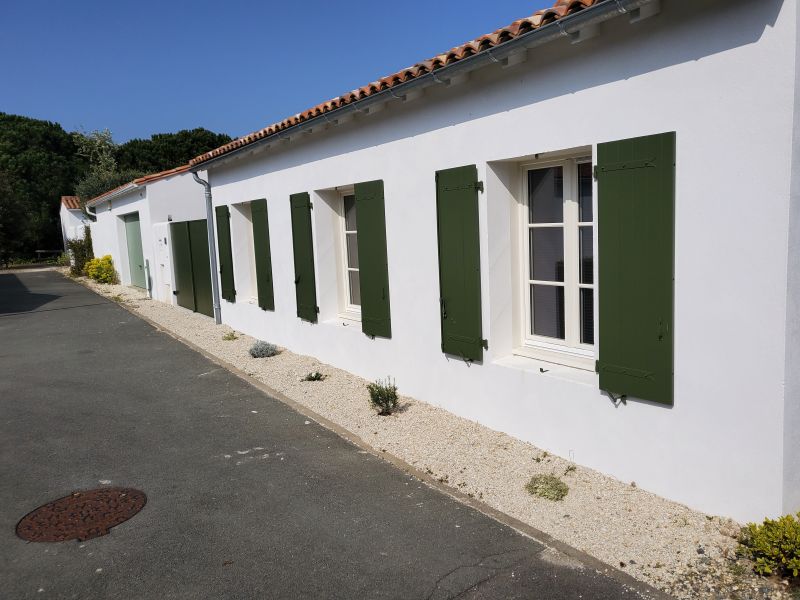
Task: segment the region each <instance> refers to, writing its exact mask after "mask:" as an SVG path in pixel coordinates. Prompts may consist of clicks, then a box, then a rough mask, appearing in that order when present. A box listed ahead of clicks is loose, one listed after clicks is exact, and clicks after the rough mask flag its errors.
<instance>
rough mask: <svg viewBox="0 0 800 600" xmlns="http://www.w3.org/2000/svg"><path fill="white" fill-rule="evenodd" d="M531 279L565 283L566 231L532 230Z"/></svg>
mask: <svg viewBox="0 0 800 600" xmlns="http://www.w3.org/2000/svg"><path fill="white" fill-rule="evenodd" d="M529 243H530V252H531V258H530V260H531V279H537V280H539V281H564V230H563V229H562V228H561V227H534V228H533V229H531V230H530V242H529Z"/></svg>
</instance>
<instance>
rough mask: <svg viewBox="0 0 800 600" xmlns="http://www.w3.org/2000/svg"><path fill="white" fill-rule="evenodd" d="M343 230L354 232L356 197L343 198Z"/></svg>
mask: <svg viewBox="0 0 800 600" xmlns="http://www.w3.org/2000/svg"><path fill="white" fill-rule="evenodd" d="M344 228H345V229H346V230H347V231H355V230H356V197H355V196H345V197H344Z"/></svg>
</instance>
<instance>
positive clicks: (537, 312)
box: [531, 285, 564, 340]
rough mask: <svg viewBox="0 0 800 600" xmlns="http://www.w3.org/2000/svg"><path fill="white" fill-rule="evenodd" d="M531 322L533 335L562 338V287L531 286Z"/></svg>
mask: <svg viewBox="0 0 800 600" xmlns="http://www.w3.org/2000/svg"><path fill="white" fill-rule="evenodd" d="M531 313H532V314H531V322H532V324H533V327H532V328H533V332H532V333H533V334H534V335H544V336H547V337H551V338H558V339H561V340H563V339H564V288H563V287H562V286H560V285H532V286H531Z"/></svg>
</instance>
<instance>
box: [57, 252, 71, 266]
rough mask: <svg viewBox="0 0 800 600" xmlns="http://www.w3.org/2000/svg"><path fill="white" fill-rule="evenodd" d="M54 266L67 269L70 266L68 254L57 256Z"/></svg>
mask: <svg viewBox="0 0 800 600" xmlns="http://www.w3.org/2000/svg"><path fill="white" fill-rule="evenodd" d="M56 264H57V265H58V266H59V267H68V266H69V265H70V260H69V254H67V253H66V252H62V253H61V254H59V255H58V258H57V259H56Z"/></svg>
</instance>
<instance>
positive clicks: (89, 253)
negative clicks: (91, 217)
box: [67, 226, 94, 277]
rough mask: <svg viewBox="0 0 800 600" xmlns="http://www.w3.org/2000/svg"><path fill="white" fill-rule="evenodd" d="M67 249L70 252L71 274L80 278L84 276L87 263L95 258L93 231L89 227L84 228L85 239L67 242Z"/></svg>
mask: <svg viewBox="0 0 800 600" xmlns="http://www.w3.org/2000/svg"><path fill="white" fill-rule="evenodd" d="M67 249H68V250H69V254H70V258H71V259H72V260H71V261H70V263H71V265H72V266H71V267H70V270H69V272H70V274H71V275H74V276H76V277H77V276H79V275H83V274H84V268H85V266H86V263H87V262H88V261H89V260H91V258H92V257H93V256H94V250H93V249H92V231H91V229H89V227H88V226H86V227H84V228H83V238H77V239H73V240H68V241H67Z"/></svg>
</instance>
